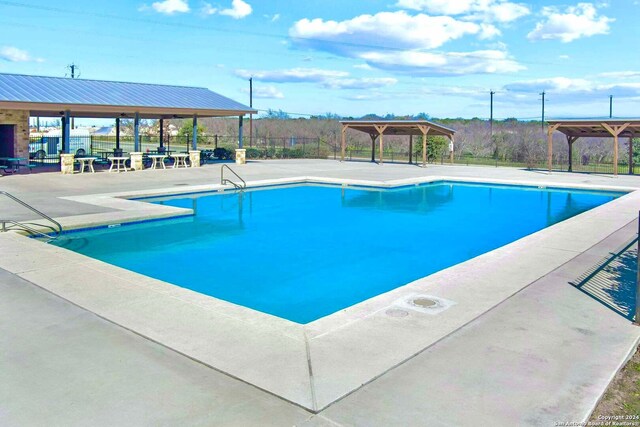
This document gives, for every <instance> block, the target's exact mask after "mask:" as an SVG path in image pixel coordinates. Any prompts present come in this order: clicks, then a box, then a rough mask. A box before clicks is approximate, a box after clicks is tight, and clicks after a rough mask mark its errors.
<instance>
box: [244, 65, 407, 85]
mask: <svg viewBox="0 0 640 427" xmlns="http://www.w3.org/2000/svg"><path fill="white" fill-rule="evenodd" d="M235 74H236V75H237V76H238V77H242V78H245V79H246V78H249V77H253V78H254V79H256V80H260V81H263V82H268V83H317V84H319V85H320V86H321V87H324V88H327V89H372V88H381V87H386V86H391V85H394V84H396V83H397V82H398V80H397V79H395V78H392V77H365V78H355V77H351V76H350V75H349V73H347V72H345V71H334V70H323V69H319V68H293V69H289V70H272V71H249V70H236V72H235Z"/></svg>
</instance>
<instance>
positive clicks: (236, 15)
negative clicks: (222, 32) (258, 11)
mask: <svg viewBox="0 0 640 427" xmlns="http://www.w3.org/2000/svg"><path fill="white" fill-rule="evenodd" d="M251 12H253V8H252V7H251V5H250V4H249V3H247V2H245V1H243V0H233V1H232V2H231V7H230V8H228V9H222V10H221V11H220V15H226V16H230V17H232V18H233V19H241V18H245V17H247V16H249V15H251Z"/></svg>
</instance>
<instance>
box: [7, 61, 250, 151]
mask: <svg viewBox="0 0 640 427" xmlns="http://www.w3.org/2000/svg"><path fill="white" fill-rule="evenodd" d="M3 110H4V111H12V110H17V111H28V113H29V116H31V117H61V118H62V135H63V137H62V146H63V150H62V151H63V153H66V152H67V151H65V150H68V149H69V129H70V128H69V124H70V118H71V117H83V118H115V119H116V128H117V129H119V121H120V119H121V118H132V119H134V147H135V149H136V151H137V150H138V149H139V146H140V134H139V125H140V119H142V118H144V119H160V120H161V121H162V120H164V119H178V118H193V128H194V132H193V140H192V146H193V149H196V146H197V137H196V129H197V119H198V118H202V117H232V116H238V117H239V141H238V143H239V148H242V118H243V116H244V115H245V114H254V113H257V111H255V110H253V109H251V108H249V107H247V106H245V105H243V104H240V103H239V102H236V101H234V100H232V99H229V98H227V97H225V96H222V95H220V94H217V93H215V92H212V91H210V90H209V89H206V88H200V87H187V86H169V85H159V84H147V83H127V82H116V81H105V80H87V79H70V78H60V77H44V76H31V75H20V74H3V73H0V111H3ZM162 129H163V126H162V123H161V124H160V130H161V131H160V132H161V135H160V141H162ZM117 134H118V135H117V138H118V136H119V132H117ZM117 140H118V139H117Z"/></svg>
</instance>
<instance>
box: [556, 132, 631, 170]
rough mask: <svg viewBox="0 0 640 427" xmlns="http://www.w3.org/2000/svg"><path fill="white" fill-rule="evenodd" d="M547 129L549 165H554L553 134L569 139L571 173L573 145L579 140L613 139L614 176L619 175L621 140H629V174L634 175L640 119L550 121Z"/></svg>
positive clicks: (570, 167) (570, 168)
mask: <svg viewBox="0 0 640 427" xmlns="http://www.w3.org/2000/svg"><path fill="white" fill-rule="evenodd" d="M547 123H548V125H549V127H548V128H547V163H548V168H549V172H551V169H552V166H553V165H552V163H553V133H554V132H555V131H558V132H562V133H563V134H564V135H565V136H566V138H567V144H568V150H569V172H571V171H573V164H572V163H573V162H572V155H573V143H574V142H576V141H577V140H578V138H584V137H591V138H613V174H614V175H618V154H619V153H618V151H619V139H620V138H629V174H633V138H634V137H636V136H640V119H568V120H549V121H548V122H547Z"/></svg>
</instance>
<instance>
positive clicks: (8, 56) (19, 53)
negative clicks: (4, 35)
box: [0, 46, 44, 62]
mask: <svg viewBox="0 0 640 427" xmlns="http://www.w3.org/2000/svg"><path fill="white" fill-rule="evenodd" d="M0 59H2V60H4V61H9V62H32V61H33V62H44V59H41V58H32V57H31V55H29V52H27V51H26V50H22V49H18V48H17V47H13V46H3V47H0Z"/></svg>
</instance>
